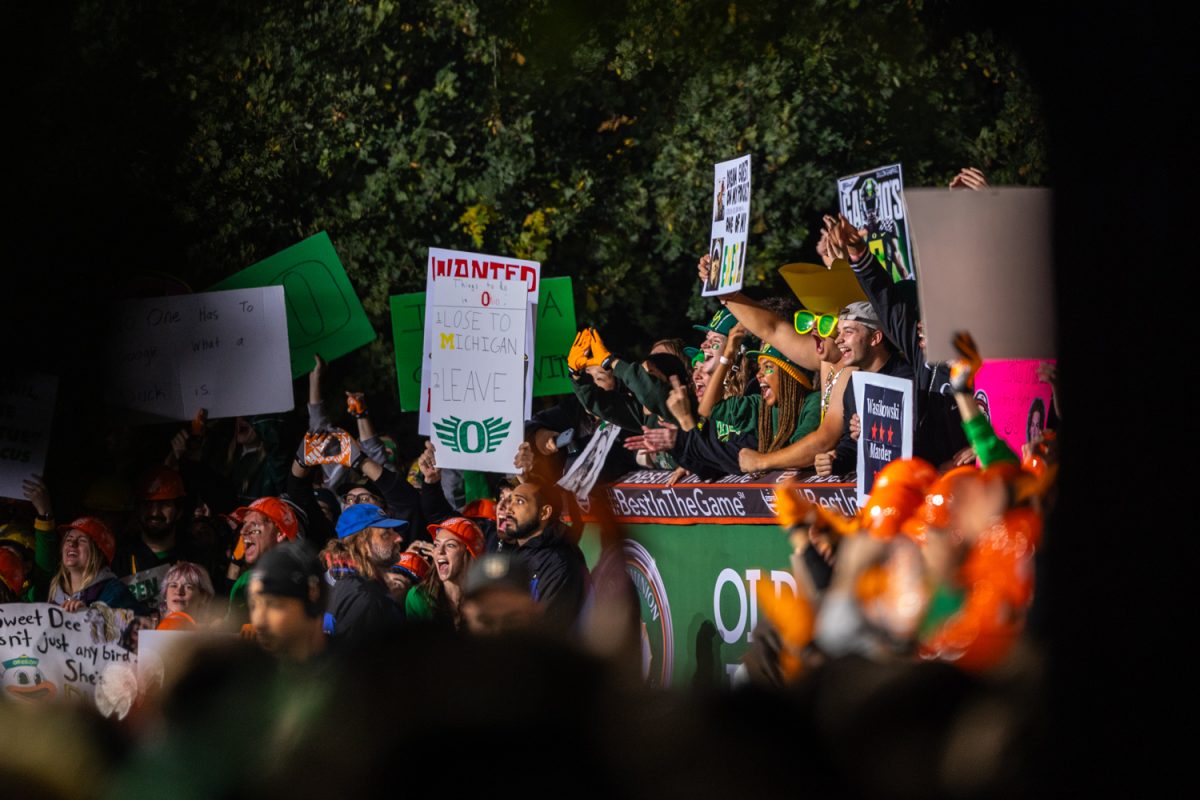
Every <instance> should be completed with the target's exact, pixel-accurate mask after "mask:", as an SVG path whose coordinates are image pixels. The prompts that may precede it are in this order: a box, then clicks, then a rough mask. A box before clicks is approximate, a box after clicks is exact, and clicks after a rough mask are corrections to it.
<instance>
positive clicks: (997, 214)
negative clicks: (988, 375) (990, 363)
mask: <svg viewBox="0 0 1200 800" xmlns="http://www.w3.org/2000/svg"><path fill="white" fill-rule="evenodd" d="M906 198H907V202H908V212H909V225H910V227H911V228H912V232H913V242H914V243H915V244H916V255H917V264H918V269H919V270H920V273H921V279H920V280H919V281H918V282H917V290H918V292H919V293H920V297H921V313H922V316H923V318H924V321H925V340H926V342H927V343H928V344H927V349H926V352H925V357H926V358H927V359H928V360H929V361H930V362H931V363H932V362H934V361H945V360H947V359H952V358H957V357H958V354H957V353H956V352H955V350H954V347H953V345H952V344H951V342H952V341H953V337H954V334H955V333H956V332H957V331H969V332H970V333H971V335H972V336H973V337H974V338H975V342H976V344H978V345H979V352H980V354H981V355H982V356H983V357H984V358H986V359H1053V358H1055V357H1056V347H1055V328H1056V322H1057V316H1056V312H1055V302H1054V259H1053V233H1054V232H1053V221H1054V220H1053V199H1054V198H1053V194H1052V193H1051V191H1050V190H1049V189H1033V188H1014V187H1005V188H988V189H982V190H980V191H977V192H976V191H957V190H956V191H951V190H949V189H910V190H908V192H907V193H906Z"/></svg>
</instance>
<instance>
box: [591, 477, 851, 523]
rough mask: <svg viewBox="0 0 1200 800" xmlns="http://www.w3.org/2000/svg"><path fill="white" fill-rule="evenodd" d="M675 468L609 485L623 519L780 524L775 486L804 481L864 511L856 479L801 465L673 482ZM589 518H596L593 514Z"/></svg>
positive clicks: (827, 497) (826, 499) (832, 503)
mask: <svg viewBox="0 0 1200 800" xmlns="http://www.w3.org/2000/svg"><path fill="white" fill-rule="evenodd" d="M670 477H671V472H670V471H669V470H639V471H637V472H631V473H629V474H628V475H625V476H623V477H622V478H621V479H620V480H619V481H617V482H615V483H613V484H612V485H611V486H609V487H608V496H609V500H610V501H611V503H612V510H613V513H614V514H615V515H616V517H617V519H619V520H621V521H622V522H646V523H655V524H659V525H698V524H702V523H708V522H714V523H724V524H755V525H774V524H775V489H776V487H778V486H779V484H782V483H789V482H791V481H798V485H799V488H800V490H801V491H802V492H803V493H804V495H805V496H806V497H807V498H808V499H809V501H810V502H813V503H818V504H820V505H823V506H826V507H828V508H831V509H834V510H836V511H838V512H839V513H841V514H844V515H846V516H853V515H855V514H857V513H858V499H857V497H856V496H855V491H854V484H853V483H847V482H846V481H844V480H843V479H842V478H839V477H830V478H818V477H816V476H814V475H810V476H808V477H807V478H804V479H799V478H798V477H797V473H796V471H795V470H776V471H771V472H762V473H749V474H740V475H726V476H725V477H723V478H718V479H717V480H715V481H712V482H706V481H703V480H701V478H700V476H699V475H695V474H689V475H685V476H683V477H682V478H680V479H679V482H678V483H675V484H673V485H670V486H668V485H667V480H668V479H669V478H670ZM584 519H586V520H591V519H592V517H591V515H590V514H586V513H585V514H584Z"/></svg>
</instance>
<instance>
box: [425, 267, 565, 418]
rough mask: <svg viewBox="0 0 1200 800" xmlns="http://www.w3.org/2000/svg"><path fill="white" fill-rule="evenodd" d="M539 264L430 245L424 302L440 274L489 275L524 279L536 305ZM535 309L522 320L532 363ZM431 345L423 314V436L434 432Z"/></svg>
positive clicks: (528, 401)
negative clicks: (531, 351) (431, 398)
mask: <svg viewBox="0 0 1200 800" xmlns="http://www.w3.org/2000/svg"><path fill="white" fill-rule="evenodd" d="M541 276H542V267H541V264H539V263H538V262H536V261H525V260H523V259H519V258H508V257H500V256H489V255H483V254H481V253H469V252H463V251H459V250H442V249H440V248H437V247H431V248H429V263H428V264H427V265H426V268H425V296H426V301H427V302H426V306H427V307H428V300H429V298H431V297H432V296H433V286H434V282H435V281H436V280H437V279H438V278H439V277H441V278H454V279H464V278H469V279H475V280H480V279H485V278H486V279H490V280H519V281H522V282H524V284H525V290H526V292H527V296H528V299H529V305H531V306H536V305H537V302H538V292H539V291H540V290H541ZM535 314H536V309H533V308H531V309H529V316H528V317H527V318H526V320H525V330H526V335H525V339H526V345H525V347H526V352H525V356H526V358H527V363H533V354H532V353H530V352H529V351H528V348H529V347H530V345H529V340H530V339H532V338H533V337H532V336H530V334H529V332H530V331H531V330H532V325H533V321H534V320H535V319H536V315H535ZM433 349H434V338H433V319H432V318H431V317H430V316H429V315H428V314H426V317H425V331H424V337H423V340H422V343H421V353H422V356H421V403H420V407H419V408H418V412H419V413H418V416H417V433H419V434H421V435H422V436H433V429H432V428H431V427H430V418H429V411H430V405H429V397H430V395H429V391H430V364H431V357H432V354H433ZM525 386H526V391H525V417H526V418H527V419H528V418H529V417H530V416H531V415H532V412H533V391H532V387H533V371H532V370H527V371H526V372H525Z"/></svg>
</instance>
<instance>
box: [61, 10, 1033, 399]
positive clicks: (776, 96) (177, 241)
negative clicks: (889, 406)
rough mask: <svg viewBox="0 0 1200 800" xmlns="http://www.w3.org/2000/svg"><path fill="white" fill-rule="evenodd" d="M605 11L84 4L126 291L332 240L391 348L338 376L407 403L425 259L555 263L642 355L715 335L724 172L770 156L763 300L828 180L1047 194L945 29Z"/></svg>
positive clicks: (1002, 48) (759, 262) (778, 15)
mask: <svg viewBox="0 0 1200 800" xmlns="http://www.w3.org/2000/svg"><path fill="white" fill-rule="evenodd" d="M594 8H595V7H594V6H593V5H591V4H585V3H582V2H553V3H551V2H547V1H543V2H537V1H536V0H535V1H534V2H529V1H526V2H515V1H514V0H496V1H494V2H493V1H491V0H489V2H487V3H478V2H463V1H461V0H424V1H419V2H388V0H381V2H371V3H369V2H357V1H356V0H349V1H347V0H342V1H341V2H324V1H323V0H306V1H305V2H298V1H297V0H289V2H261V3H241V2H232V1H230V0H216V1H214V0H205V1H204V2H198V1H194V2H180V3H171V4H163V3H154V2H146V1H145V0H123V2H117V3H114V2H112V0H104V2H99V0H96V1H95V2H86V3H82V4H79V5H78V7H77V8H76V10H75V13H74V16H73V19H72V25H73V31H72V36H73V37H74V41H75V43H76V44H77V46H78V54H77V56H76V57H77V58H78V60H79V61H78V68H79V73H80V77H79V80H81V81H82V82H83V85H84V87H86V86H87V85H88V81H89V80H90V81H92V82H93V83H94V84H96V85H99V83H100V82H101V81H102V80H103V81H108V84H107V86H108V90H109V92H110V93H112V94H114V95H119V98H114V99H112V100H109V101H107V102H120V103H123V104H124V105H125V106H127V107H128V108H129V113H130V114H131V115H133V118H135V119H136V120H137V122H136V124H129V125H127V126H125V127H126V129H125V130H123V131H122V133H121V136H120V143H119V144H118V145H117V147H118V148H119V150H120V151H121V153H122V155H123V157H124V159H126V160H125V162H124V163H122V164H121V165H120V170H119V174H118V173H117V171H116V170H114V179H115V180H118V181H121V182H123V183H124V185H125V186H124V188H125V191H126V193H127V194H128V195H129V196H131V197H133V198H135V201H134V205H135V206H136V207H138V208H140V209H143V210H144V212H145V214H146V215H147V216H148V217H150V218H152V219H145V222H146V224H147V227H151V228H153V229H154V231H155V233H151V234H149V238H148V239H147V243H153V245H154V246H153V247H150V246H147V247H144V248H142V249H140V250H139V251H138V252H136V253H134V254H133V255H132V256H131V263H130V264H128V265H127V266H130V267H134V268H138V269H147V268H155V269H161V270H165V271H167V272H169V273H171V274H173V275H176V276H178V277H180V278H182V279H183V280H185V281H186V282H188V283H189V284H190V285H191V286H192V287H193V288H195V289H197V290H202V289H204V288H205V287H207V286H209V285H210V284H211V283H213V282H215V281H216V280H218V279H220V278H222V277H224V276H225V275H228V274H230V273H232V272H234V271H236V270H238V269H241V268H242V267H245V266H247V265H249V264H251V263H253V262H254V261H257V260H259V259H261V258H264V257H266V256H268V255H270V254H271V253H273V252H275V251H277V250H279V249H282V248H283V247H286V246H288V245H290V244H292V243H294V242H296V241H298V240H300V239H302V238H304V237H306V236H309V235H311V234H313V233H316V232H318V231H321V230H326V231H328V232H329V234H330V236H331V237H332V239H333V242H334V244H335V246H336V247H337V249H338V252H339V254H340V255H341V257H342V260H343V261H344V263H345V264H346V267H347V269H348V271H349V273H350V276H351V279H352V281H353V283H354V285H355V286H356V288H357V290H358V292H359V294H360V296H361V297H362V299H363V303H364V305H365V307H366V309H367V311H368V313H369V314H370V315H371V317H372V319H373V321H374V323H375V327H376V329H377V331H379V333H380V339H379V340H378V341H377V342H376V343H375V344H374V345H372V346H371V347H369V348H367V349H365V350H364V351H361V352H359V353H357V354H355V355H354V356H352V357H351V359H350V362H351V363H349V364H347V365H345V366H344V368H346V369H349V370H350V371H351V372H352V373H354V374H356V376H360V377H361V381H360V383H361V385H363V387H364V388H367V389H369V390H375V391H381V390H384V391H388V392H389V393H394V391H395V389H394V377H393V375H392V373H391V370H392V366H391V365H392V363H393V362H392V358H391V356H390V348H391V344H390V334H389V331H390V328H389V324H388V319H387V297H388V295H389V294H394V293H398V292H405V291H414V290H420V289H422V288H423V264H424V258H425V248H426V247H427V246H431V245H435V246H442V247H453V248H459V249H478V250H482V251H487V252H498V253H506V254H510V255H515V256H519V257H524V258H535V259H539V260H541V261H542V262H543V264H544V269H545V271H546V274H548V275H564V274H569V275H572V276H574V278H575V286H576V303H577V307H578V309H579V315H580V319H581V321H587V322H591V323H593V324H596V325H598V326H601V327H604V326H606V325H607V326H611V327H612V328H613V331H612V334H611V338H612V339H613V341H614V344H616V345H618V346H622V347H627V348H644V347H645V346H646V345H647V344H648V343H649V342H650V341H652V340H653V339H655V338H658V337H659V336H662V335H667V334H678V333H683V332H684V331H685V330H686V329H687V328H686V326H687V325H688V324H689V323H690V321H692V320H699V319H701V318H702V317H704V316H706V315H707V313H708V312H707V311H706V306H705V303H704V301H702V300H701V299H700V298H698V297H696V296H695V295H696V292H695V291H694V265H695V261H696V258H697V256H698V255H699V254H700V253H701V252H702V251H703V249H704V246H705V242H706V233H705V227H706V224H707V223H706V218H707V215H706V209H707V204H708V202H709V193H710V190H711V181H712V165H713V163H714V162H715V161H718V160H723V159H726V158H730V157H733V156H735V155H738V154H741V153H745V152H749V153H752V154H753V156H754V195H753V204H752V205H753V207H752V219H751V233H752V235H751V238H750V245H749V253H750V259H749V264H748V270H747V272H748V276H747V277H748V285H750V286H765V287H768V288H770V287H776V288H781V287H782V282H779V283H778V285H777V284H776V276H775V268H776V267H778V266H779V265H780V264H782V263H786V262H788V261H794V260H801V259H804V260H812V259H813V251H812V248H813V244H814V242H815V235H814V231H815V230H816V228H817V225H818V223H819V220H820V217H821V214H822V213H825V212H827V211H829V210H831V209H833V208H835V205H836V199H835V180H836V178H837V177H838V176H839V175H844V174H848V173H850V172H855V171H859V170H862V169H866V168H870V167H874V166H878V165H880V164H883V163H888V162H892V161H900V162H902V163H903V165H904V170H905V179H906V182H907V183H908V185H910V186H920V185H938V184H940V185H944V184H945V183H946V182H947V181H948V180H949V178H950V177H951V176H952V175H953V174H954V173H955V172H957V170H958V169H959V168H960V167H962V166H966V165H974V166H978V167H980V168H982V169H983V170H984V171H985V172H987V173H988V175H989V177H990V178H991V179H992V181H993V182H994V183H1000V184H1004V183H1016V184H1024V183H1039V182H1044V181H1045V179H1046V177H1047V165H1046V157H1045V150H1046V147H1045V141H1044V134H1043V125H1042V121H1041V116H1040V114H1039V112H1038V109H1037V103H1036V97H1035V94H1034V91H1033V89H1032V87H1031V85H1030V82H1029V80H1028V77H1027V75H1026V73H1025V71H1024V70H1023V68H1022V65H1021V63H1020V61H1019V59H1018V57H1017V54H1016V53H1015V52H1014V51H1013V50H1012V49H1011V48H1009V47H1007V46H1006V45H1005V44H1004V43H1003V41H1002V40H1001V39H1000V38H999V37H998V36H996V35H995V34H993V33H991V32H989V31H988V30H986V29H982V28H980V29H978V30H976V31H975V32H972V33H965V34H964V33H962V32H961V28H962V26H961V25H949V24H946V23H945V20H944V19H943V9H942V7H941V6H940V5H938V4H932V3H922V2H920V0H909V1H908V2H881V3H872V4H869V7H867V6H865V5H859V4H858V3H856V2H849V3H825V2H812V3H793V2H790V1H786V0H779V1H773V0H768V1H766V2H757V3H745V4H736V3H730V2H712V1H711V0H693V1H691V2H661V0H643V1H640V2H624V3H614V4H609V5H608V6H606V12H605V13H604V14H602V15H601V14H597V13H596V12H595V10H594ZM89 76H90V77H89ZM80 91H81V92H82V91H84V90H80ZM122 98H123V99H122ZM114 116H115V115H114ZM129 137H133V138H134V139H135V140H136V143H135V144H134V143H130V142H129V141H128V139H129ZM116 138H117V136H116V135H115V134H110V139H116ZM111 144H112V142H111V141H109V142H107V143H106V140H105V139H104V138H103V137H102V138H101V139H100V140H99V142H98V143H95V142H93V143H92V146H95V147H100V146H109V145H111ZM83 146H84V147H87V146H88V144H87V143H85V144H84V145H83ZM93 156H94V157H95V158H102V157H103V154H102V153H94V154H93ZM135 213H136V212H135ZM164 247H165V248H169V249H170V250H171V251H170V252H163V248H164ZM784 291H786V290H784ZM618 322H619V323H620V328H619V329H617V326H616V323H618Z"/></svg>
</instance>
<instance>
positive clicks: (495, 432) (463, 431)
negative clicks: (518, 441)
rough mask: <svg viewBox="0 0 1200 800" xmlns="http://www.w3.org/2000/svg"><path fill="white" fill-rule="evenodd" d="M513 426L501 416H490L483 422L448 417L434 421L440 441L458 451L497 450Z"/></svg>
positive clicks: (490, 451)
mask: <svg viewBox="0 0 1200 800" xmlns="http://www.w3.org/2000/svg"><path fill="white" fill-rule="evenodd" d="M511 427H512V423H511V422H506V421H505V420H503V419H501V418H500V417H488V418H487V419H485V420H483V421H482V422H480V421H479V420H474V419H466V420H464V419H459V418H458V417H446V418H444V419H441V420H438V421H437V422H435V423H433V429H434V431H436V432H437V437H438V441H440V442H441V443H442V444H443V445H445V446H446V447H448V448H450V449H451V450H453V451H454V452H456V453H483V452H488V453H492V452H495V450H496V448H498V447H499V446H500V443H501V442H503V441H504V440H505V439H507V438H508V432H509V428H511Z"/></svg>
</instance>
